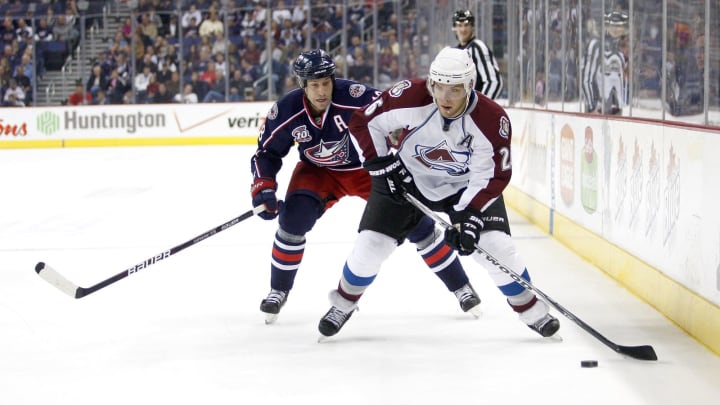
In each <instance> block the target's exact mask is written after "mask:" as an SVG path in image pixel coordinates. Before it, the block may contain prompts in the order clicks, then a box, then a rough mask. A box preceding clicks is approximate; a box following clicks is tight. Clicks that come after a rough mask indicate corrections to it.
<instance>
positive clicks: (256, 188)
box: [250, 177, 278, 219]
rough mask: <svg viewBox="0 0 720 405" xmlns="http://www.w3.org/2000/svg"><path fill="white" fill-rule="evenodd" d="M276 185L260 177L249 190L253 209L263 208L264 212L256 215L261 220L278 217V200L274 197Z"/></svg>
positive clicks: (273, 181)
mask: <svg viewBox="0 0 720 405" xmlns="http://www.w3.org/2000/svg"><path fill="white" fill-rule="evenodd" d="M275 190H277V183H276V182H275V180H272V179H264V178H262V177H260V178H257V179H255V181H254V182H253V184H252V187H251V188H250V194H251V195H252V204H253V207H257V206H260V205H264V206H265V211H263V212H261V213H259V214H258V216H259V217H260V218H262V219H274V218H275V217H276V216H277V215H278V200H277V197H276V196H275Z"/></svg>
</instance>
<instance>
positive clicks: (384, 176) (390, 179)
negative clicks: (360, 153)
mask: <svg viewBox="0 0 720 405" xmlns="http://www.w3.org/2000/svg"><path fill="white" fill-rule="evenodd" d="M363 167H364V168H365V170H367V171H368V172H369V173H370V176H371V177H372V187H373V190H376V191H377V192H378V193H379V194H382V195H384V196H386V197H389V198H391V199H392V200H393V201H394V202H396V203H405V202H407V201H406V200H405V197H403V191H405V192H408V193H412V191H413V190H414V188H415V184H414V183H413V179H412V176H411V175H410V172H409V171H408V170H407V169H406V168H405V166H404V165H403V163H402V161H400V158H398V157H397V156H396V155H394V154H389V155H387V156H381V157H378V158H375V159H371V160H367V161H365V163H363Z"/></svg>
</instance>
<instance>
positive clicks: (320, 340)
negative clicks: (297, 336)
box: [317, 335, 330, 343]
mask: <svg viewBox="0 0 720 405" xmlns="http://www.w3.org/2000/svg"><path fill="white" fill-rule="evenodd" d="M328 339H330V336H325V335H320V336H318V339H317V342H318V343H323V342H326V341H327V340H328Z"/></svg>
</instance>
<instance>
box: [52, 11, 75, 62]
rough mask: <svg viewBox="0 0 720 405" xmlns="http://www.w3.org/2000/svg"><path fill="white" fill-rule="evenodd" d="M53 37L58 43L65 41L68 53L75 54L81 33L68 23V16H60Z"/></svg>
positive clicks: (54, 27)
mask: <svg viewBox="0 0 720 405" xmlns="http://www.w3.org/2000/svg"><path fill="white" fill-rule="evenodd" d="M53 37H55V40H56V41H65V42H66V43H67V47H68V51H69V52H70V53H74V51H75V47H76V46H77V44H78V42H79V41H80V32H79V31H78V30H77V29H75V27H73V26H72V25H71V24H70V23H68V21H67V16H66V15H64V14H63V15H60V16H58V18H57V22H56V23H55V26H53Z"/></svg>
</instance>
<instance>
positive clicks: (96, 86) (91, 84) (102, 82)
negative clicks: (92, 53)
mask: <svg viewBox="0 0 720 405" xmlns="http://www.w3.org/2000/svg"><path fill="white" fill-rule="evenodd" d="M107 87H108V80H107V77H106V76H105V75H104V74H103V71H102V67H101V66H100V65H97V64H96V65H95V66H93V68H92V72H91V73H90V77H88V80H87V83H86V84H85V90H87V91H89V92H90V94H92V96H93V100H94V99H95V98H96V97H97V94H98V92H99V91H100V90H103V91H105V90H106V89H107Z"/></svg>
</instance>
